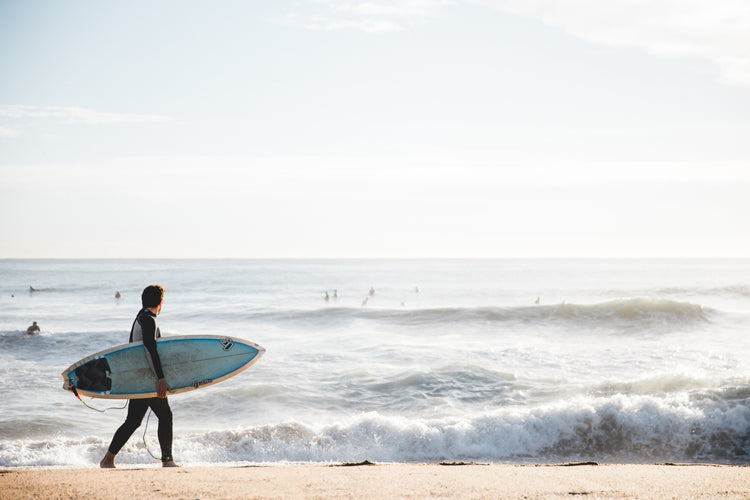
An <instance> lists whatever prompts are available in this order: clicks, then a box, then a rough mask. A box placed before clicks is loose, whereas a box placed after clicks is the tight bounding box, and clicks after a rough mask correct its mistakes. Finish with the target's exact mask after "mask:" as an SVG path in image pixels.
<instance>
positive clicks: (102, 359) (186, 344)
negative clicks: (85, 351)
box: [62, 335, 266, 399]
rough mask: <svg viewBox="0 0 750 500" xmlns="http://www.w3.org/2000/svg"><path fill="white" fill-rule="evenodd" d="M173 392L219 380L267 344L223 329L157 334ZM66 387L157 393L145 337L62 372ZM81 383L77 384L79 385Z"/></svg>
mask: <svg viewBox="0 0 750 500" xmlns="http://www.w3.org/2000/svg"><path fill="white" fill-rule="evenodd" d="M156 342H157V350H158V352H159V358H160V359H161V365H162V369H163V370H164V378H165V379H166V381H167V384H169V386H170V387H171V389H172V390H171V391H170V392H169V393H168V394H170V395H171V394H179V393H182V392H187V391H193V390H195V389H202V388H203V387H208V386H210V385H214V384H218V383H219V382H222V381H224V380H226V379H228V378H230V377H234V376H235V375H237V374H238V373H240V372H242V371H244V370H247V369H248V368H250V367H251V366H252V365H253V364H255V363H256V362H257V361H258V360H259V359H260V357H261V356H263V353H264V352H266V350H265V349H263V348H262V347H260V346H259V345H257V344H254V343H252V342H248V341H247V340H243V339H238V338H235V337H227V336H220V335H201V336H192V335H191V336H175V337H162V338H159V339H157V340H156ZM62 378H63V389H66V390H68V391H73V392H77V393H78V394H79V395H83V396H89V397H92V398H105V399H140V398H153V397H156V375H154V372H153V370H152V369H151V366H150V365H149V363H148V358H147V357H146V348H145V347H144V345H143V342H133V343H130V344H124V345H120V346H117V347H113V348H111V349H106V350H104V351H100V352H97V353H96V354H92V355H91V356H87V357H85V358H83V359H82V360H80V361H78V362H76V363H73V364H72V365H70V367H68V368H67V369H66V370H65V371H63V372H62ZM74 389H75V390H74Z"/></svg>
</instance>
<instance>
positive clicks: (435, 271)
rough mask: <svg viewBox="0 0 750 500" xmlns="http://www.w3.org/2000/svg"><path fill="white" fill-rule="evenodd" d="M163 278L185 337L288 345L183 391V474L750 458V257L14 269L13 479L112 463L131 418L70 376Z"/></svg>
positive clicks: (179, 408) (9, 412)
mask: <svg viewBox="0 0 750 500" xmlns="http://www.w3.org/2000/svg"><path fill="white" fill-rule="evenodd" d="M152 283H156V284H160V285H162V286H163V287H164V288H165V289H166V296H165V301H164V308H163V310H162V313H161V315H160V316H159V324H160V326H161V329H162V333H163V335H164V336H170V335H197V334H212V335H231V336H235V337H241V338H244V339H247V340H250V341H252V342H256V343H258V344H260V345H261V346H263V347H265V348H266V354H265V355H264V356H263V358H262V359H261V360H260V361H259V362H258V363H257V364H256V365H255V366H253V367H252V368H250V369H249V370H247V371H245V372H243V373H241V374H239V375H238V376H236V377H234V378H232V379H230V380H227V381H225V382H222V383H221V384H218V385H215V386H211V387H207V388H205V389H201V390H198V391H193V392H189V393H185V394H178V395H174V396H171V397H170V404H171V406H172V410H173V413H174V432H175V440H174V455H175V459H176V460H177V462H178V463H180V464H183V465H187V466H204V465H213V466H222V465H254V464H290V463H342V462H352V463H356V462H361V461H364V460H369V461H371V462H377V463H393V462H404V463H435V462H483V463H521V464H534V463H542V464H546V463H562V462H579V461H596V462H602V463H605V462H606V463H665V462H673V463H684V462H693V463H695V462H701V463H719V464H737V465H748V464H750V335H748V333H749V332H748V329H749V327H750V260H309V261H308V260H0V380H3V384H2V388H0V395H1V396H2V404H1V405H0V467H2V468H6V469H7V468H56V467H76V468H85V467H96V466H97V465H98V462H99V460H100V459H101V458H102V456H103V454H104V452H105V450H106V448H107V446H108V444H109V441H110V439H111V438H112V435H113V433H114V431H115V429H116V428H117V427H118V426H119V425H120V424H121V423H122V422H123V421H124V419H125V415H126V411H127V410H126V409H125V408H124V407H123V404H124V403H125V402H124V401H122V400H101V399H89V398H84V400H85V401H86V402H87V403H88V404H89V405H90V406H93V407H95V408H98V409H100V410H105V411H103V412H97V411H93V410H91V409H89V408H87V407H86V406H84V405H83V404H81V402H80V401H78V400H77V399H76V398H75V397H74V396H73V395H72V394H71V393H70V392H68V391H65V390H63V389H62V378H61V376H60V373H61V372H62V371H63V369H65V368H66V367H68V366H69V365H71V364H72V363H73V362H75V361H77V360H79V359H81V358H82V357H84V356H86V355H89V354H92V353H94V352H97V351H100V350H103V349H106V348H109V347H113V346H115V345H119V344H124V343H126V342H127V340H128V334H129V331H130V326H131V324H132V321H133V318H134V317H135V315H136V313H137V312H138V310H139V308H140V293H141V290H142V289H143V288H144V287H145V286H147V285H149V284H152ZM30 287H33V289H34V291H31V290H30ZM118 291H119V292H120V295H121V297H120V298H116V297H115V293H116V292H118ZM326 294H327V298H326ZM33 321H37V322H38V324H39V326H40V328H41V332H40V333H39V334H37V335H33V336H29V335H26V334H25V331H26V328H27V327H28V326H29V325H31V323H32V322H33ZM168 378H169V377H168V374H167V380H168ZM156 426H157V424H156V418H155V417H154V416H153V415H152V416H150V418H148V419H144V424H143V425H142V426H141V428H140V429H139V430H138V431H136V433H135V434H134V435H133V437H132V438H131V439H130V441H129V442H128V444H127V445H126V446H125V448H123V450H122V451H121V452H120V454H119V455H118V457H117V463H118V465H120V466H125V467H128V466H154V467H156V466H158V465H159V464H158V462H157V461H155V460H154V459H153V458H152V457H151V454H150V453H153V454H154V455H157V456H158V450H159V446H158V441H157V438H156Z"/></svg>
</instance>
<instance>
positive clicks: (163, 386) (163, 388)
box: [156, 378, 172, 398]
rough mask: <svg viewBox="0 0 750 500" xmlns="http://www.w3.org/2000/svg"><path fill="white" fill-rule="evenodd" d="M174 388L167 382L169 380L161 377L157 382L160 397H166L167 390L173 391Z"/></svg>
mask: <svg viewBox="0 0 750 500" xmlns="http://www.w3.org/2000/svg"><path fill="white" fill-rule="evenodd" d="M171 390H172V388H171V387H169V384H167V381H166V380H165V379H163V378H160V379H159V380H158V381H157V382H156V396H157V397H160V398H166V397H167V392H169V391H171Z"/></svg>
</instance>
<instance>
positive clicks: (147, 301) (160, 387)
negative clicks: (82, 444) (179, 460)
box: [99, 285, 178, 469]
mask: <svg viewBox="0 0 750 500" xmlns="http://www.w3.org/2000/svg"><path fill="white" fill-rule="evenodd" d="M141 303H142V304H143V309H141V310H140V311H139V312H138V315H137V316H136V318H135V321H133V326H132V328H131V329H130V342H138V341H141V340H142V341H143V345H144V346H145V347H146V357H147V358H148V361H149V364H150V365H151V369H152V370H153V372H154V375H156V379H157V380H156V397H155V398H146V399H131V400H130V401H129V403H128V416H127V418H126V419H125V423H123V424H122V425H121V426H120V427H119V428H118V429H117V431H116V432H115V435H114V436H113V437H112V442H111V443H110V445H109V449H108V450H107V453H106V455H104V458H103V459H102V461H101V462H99V466H100V467H101V468H103V469H114V468H115V456H116V455H117V453H118V452H119V451H120V449H121V448H122V447H123V446H125V443H127V441H128V439H130V436H132V435H133V433H134V432H135V431H136V429H138V427H140V425H141V422H142V421H143V417H144V416H145V415H146V410H148V409H149V408H151V410H153V412H154V414H156V416H157V417H158V419H159V429H158V436H159V445H160V447H161V462H162V466H163V467H178V465H177V464H176V463H175V462H174V458H173V457H172V410H171V408H170V407H169V401H167V392H169V390H170V387H169V385H168V384H167V381H166V379H165V378H164V370H163V369H162V366H161V360H160V359H159V352H158V351H157V349H156V345H157V344H156V339H157V338H159V337H161V331H160V330H159V325H158V323H157V322H156V317H157V316H158V315H159V313H160V312H161V308H162V305H163V303H164V289H163V288H162V287H160V286H159V285H150V286H147V287H146V288H145V289H144V290H143V294H141Z"/></svg>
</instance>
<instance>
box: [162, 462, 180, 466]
mask: <svg viewBox="0 0 750 500" xmlns="http://www.w3.org/2000/svg"><path fill="white" fill-rule="evenodd" d="M161 466H162V467H179V465H177V464H176V463H174V460H167V461H166V462H162V463H161Z"/></svg>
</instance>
